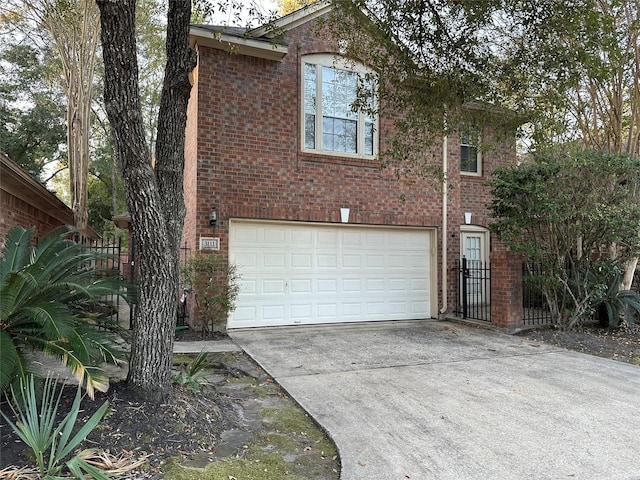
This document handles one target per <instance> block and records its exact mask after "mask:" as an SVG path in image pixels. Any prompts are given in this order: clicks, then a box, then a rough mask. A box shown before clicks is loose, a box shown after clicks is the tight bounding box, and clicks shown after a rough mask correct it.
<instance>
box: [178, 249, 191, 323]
mask: <svg viewBox="0 0 640 480" xmlns="http://www.w3.org/2000/svg"><path fill="white" fill-rule="evenodd" d="M190 253H191V249H190V248H189V247H187V244H186V242H185V244H184V246H183V247H181V248H180V266H181V267H185V266H186V264H187V259H188V258H189V254H190ZM180 288H181V290H182V292H181V295H180V305H178V319H177V322H176V325H177V326H178V327H183V326H186V325H187V321H188V320H189V305H188V303H189V294H190V293H191V287H190V286H189V285H185V283H184V281H183V279H182V275H181V276H180Z"/></svg>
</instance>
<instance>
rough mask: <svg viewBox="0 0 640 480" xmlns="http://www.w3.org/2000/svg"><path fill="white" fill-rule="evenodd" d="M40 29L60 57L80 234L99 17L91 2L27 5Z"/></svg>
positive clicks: (85, 212) (85, 219) (84, 207)
mask: <svg viewBox="0 0 640 480" xmlns="http://www.w3.org/2000/svg"><path fill="white" fill-rule="evenodd" d="M29 5H30V7H29V8H31V10H32V11H33V12H34V15H35V16H36V17H37V18H38V19H39V22H40V23H41V25H42V27H43V28H44V29H46V30H47V31H49V33H51V36H52V37H53V40H54V43H55V46H56V50H57V51H58V54H59V55H60V60H61V66H62V72H63V83H64V87H65V91H66V97H67V149H68V157H69V191H70V194H71V208H72V210H73V217H74V223H75V226H76V228H77V229H78V230H79V231H80V232H81V234H83V235H85V234H86V229H87V224H88V198H87V185H88V178H89V160H90V155H91V152H90V147H89V139H90V136H91V102H92V101H93V80H94V73H95V65H96V48H97V44H98V36H99V32H100V17H99V15H98V9H97V8H96V5H95V3H94V2H93V0H82V1H80V2H76V3H70V4H65V3H60V2H56V1H54V0H51V1H45V2H43V3H42V4H38V3H31V4H29Z"/></svg>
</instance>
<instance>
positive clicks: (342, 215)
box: [340, 207, 349, 223]
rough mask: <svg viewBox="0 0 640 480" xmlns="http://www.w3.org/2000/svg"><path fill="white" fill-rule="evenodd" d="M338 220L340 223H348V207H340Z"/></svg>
mask: <svg viewBox="0 0 640 480" xmlns="http://www.w3.org/2000/svg"><path fill="white" fill-rule="evenodd" d="M340 221H341V222H342V223H349V209H348V208H346V207H342V208H341V209H340Z"/></svg>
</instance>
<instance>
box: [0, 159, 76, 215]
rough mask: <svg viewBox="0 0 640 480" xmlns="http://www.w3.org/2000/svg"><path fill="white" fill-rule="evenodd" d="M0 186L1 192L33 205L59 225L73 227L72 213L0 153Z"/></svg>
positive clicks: (60, 201)
mask: <svg viewBox="0 0 640 480" xmlns="http://www.w3.org/2000/svg"><path fill="white" fill-rule="evenodd" d="M0 166H1V167H2V168H1V169H0V185H1V186H2V190H4V191H6V192H7V193H9V194H11V195H13V196H14V197H17V198H19V199H20V200H22V201H24V202H26V203H28V204H29V205H33V206H34V207H36V208H38V210H42V211H43V212H46V213H47V214H48V215H50V216H52V217H53V218H55V219H56V220H58V221H60V223H62V224H65V225H73V211H72V210H71V209H70V208H69V207H68V206H67V205H66V204H65V203H64V202H63V201H62V200H60V199H59V198H58V197H56V195H55V194H54V193H52V192H50V191H49V190H47V189H46V187H45V186H44V185H42V184H41V183H40V182H39V181H38V180H36V179H35V178H33V177H32V176H31V175H29V174H28V173H27V172H25V171H24V170H23V169H22V167H21V166H20V165H18V164H17V163H16V162H14V161H13V160H11V159H10V158H9V157H8V156H7V155H6V154H5V153H2V152H0Z"/></svg>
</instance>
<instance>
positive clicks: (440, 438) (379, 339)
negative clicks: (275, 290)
mask: <svg viewBox="0 0 640 480" xmlns="http://www.w3.org/2000/svg"><path fill="white" fill-rule="evenodd" d="M231 337H232V338H233V340H234V341H235V342H237V343H238V344H239V345H240V346H241V347H242V348H243V349H244V350H245V351H246V352H247V353H248V354H249V355H251V356H252V357H253V358H254V359H255V360H256V361H257V362H258V363H259V364H260V365H261V366H262V367H263V368H264V369H265V370H267V371H268V372H269V373H270V374H271V375H272V376H273V377H274V378H275V379H276V380H277V381H278V382H279V383H280V384H281V385H282V386H283V387H284V388H285V389H286V390H287V391H288V392H289V394H290V395H291V396H292V397H293V398H295V399H296V400H297V401H298V402H299V403H300V404H301V405H302V407H304V408H305V409H306V410H307V411H308V412H309V413H310V414H311V415H312V416H313V417H314V418H315V419H316V420H317V421H318V422H319V423H320V424H321V425H322V426H323V427H324V428H326V430H327V431H328V432H329V434H330V435H331V437H332V438H333V440H334V441H335V443H336V444H337V446H338V449H339V451H340V455H341V459H342V469H343V470H342V480H356V479H357V480H406V479H413V480H427V479H438V480H445V479H474V480H476V479H500V480H503V479H536V480H539V479H588V480H596V479H603V480H604V479H606V480H612V479H640V453H639V449H640V447H639V443H640V408H639V405H640V368H639V367H636V366H633V365H628V364H624V363H619V362H615V361H612V360H605V359H601V358H597V357H592V356H589V355H584V354H579V353H572V352H567V351H564V350H560V349H556V348H553V347H549V346H545V345H539V344H535V343H534V342H530V341H526V340H523V339H521V338H518V337H513V336H507V335H504V334H501V333H498V332H495V331H492V330H485V329H478V328H474V327H469V326H464V325H459V324H455V323H448V322H438V321H412V322H384V323H374V324H371V323H368V324H359V325H355V324H350V325H331V326H319V327H293V328H274V329H252V330H242V331H234V332H232V333H231Z"/></svg>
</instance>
